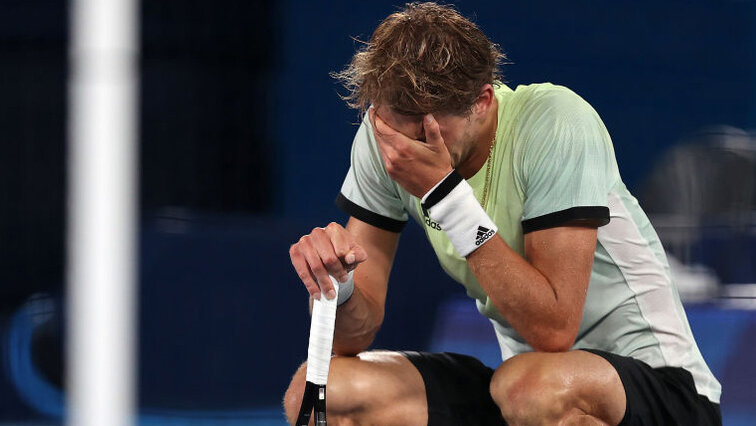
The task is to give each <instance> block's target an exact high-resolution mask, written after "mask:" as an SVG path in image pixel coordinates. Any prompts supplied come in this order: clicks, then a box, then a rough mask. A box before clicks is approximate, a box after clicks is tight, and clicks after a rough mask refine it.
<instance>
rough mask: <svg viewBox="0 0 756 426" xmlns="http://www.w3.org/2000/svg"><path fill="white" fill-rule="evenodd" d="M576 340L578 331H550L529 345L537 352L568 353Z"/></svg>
mask: <svg viewBox="0 0 756 426" xmlns="http://www.w3.org/2000/svg"><path fill="white" fill-rule="evenodd" d="M575 339H577V330H576V331H575V332H572V331H569V330H550V331H548V332H546V333H544V334H543V335H542V336H540V337H538V338H536V339H533V341H532V342H528V343H530V346H531V347H532V348H533V350H534V351H536V352H567V351H569V350H570V349H571V348H572V346H573V345H574V344H575Z"/></svg>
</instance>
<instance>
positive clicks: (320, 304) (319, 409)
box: [296, 277, 339, 426]
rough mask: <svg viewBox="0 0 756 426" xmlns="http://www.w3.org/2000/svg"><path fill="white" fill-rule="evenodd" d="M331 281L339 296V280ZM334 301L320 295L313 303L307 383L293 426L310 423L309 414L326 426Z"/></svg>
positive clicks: (334, 313)
mask: <svg viewBox="0 0 756 426" xmlns="http://www.w3.org/2000/svg"><path fill="white" fill-rule="evenodd" d="M331 282H333V286H334V289H335V290H336V293H338V292H339V283H338V281H336V280H335V279H334V278H333V277H331ZM337 301H338V297H335V298H334V299H333V300H328V299H326V298H325V295H323V296H322V297H321V298H320V300H314V301H313V304H312V319H311V320H310V345H309V346H308V348H307V375H306V380H307V382H306V384H305V390H304V396H303V397H302V406H301V407H300V409H299V416H298V417H297V423H296V426H307V425H308V424H309V423H310V415H311V413H312V414H314V416H315V425H316V426H326V425H327V422H326V383H327V382H328V368H329V367H330V366H331V350H332V349H333V327H334V322H335V321H336V306H337ZM313 409H314V410H313Z"/></svg>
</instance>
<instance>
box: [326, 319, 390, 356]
mask: <svg viewBox="0 0 756 426" xmlns="http://www.w3.org/2000/svg"><path fill="white" fill-rule="evenodd" d="M379 328H380V325H378V326H377V327H375V328H373V329H370V330H366V331H364V332H362V333H359V334H353V335H350V336H345V335H341V333H338V331H337V332H336V333H335V335H334V338H333V353H334V354H335V355H339V356H356V355H357V354H359V353H361V352H364V351H366V350H367V349H368V348H370V345H371V344H373V340H375V335H376V334H377V333H378V329H379Z"/></svg>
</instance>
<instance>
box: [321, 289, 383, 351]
mask: <svg viewBox="0 0 756 426" xmlns="http://www.w3.org/2000/svg"><path fill="white" fill-rule="evenodd" d="M382 323H383V309H382V308H381V307H380V305H379V304H378V303H376V301H374V300H371V299H370V297H368V296H367V294H366V293H364V292H362V291H360V289H359V286H358V285H355V288H354V292H353V293H352V297H350V298H349V300H347V301H346V302H345V303H344V304H343V305H341V306H339V309H338V311H337V313H336V327H335V331H334V336H333V352H334V353H335V354H336V355H346V356H351V355H356V354H358V353H360V352H362V351H364V350H366V349H367V348H368V347H369V346H370V344H371V343H373V339H374V338H375V334H376V333H377V332H378V329H379V328H380V326H381V324H382Z"/></svg>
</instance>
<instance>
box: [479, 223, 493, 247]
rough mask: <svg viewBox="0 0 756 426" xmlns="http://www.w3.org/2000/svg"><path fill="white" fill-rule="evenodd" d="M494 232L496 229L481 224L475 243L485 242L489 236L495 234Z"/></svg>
mask: <svg viewBox="0 0 756 426" xmlns="http://www.w3.org/2000/svg"><path fill="white" fill-rule="evenodd" d="M494 233H495V231H494V230H493V229H488V228H486V227H484V226H479V227H478V235H477V236H476V237H475V245H476V246H479V245H481V244H483V243H485V242H486V241H488V239H489V238H491V236H493V234H494Z"/></svg>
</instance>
